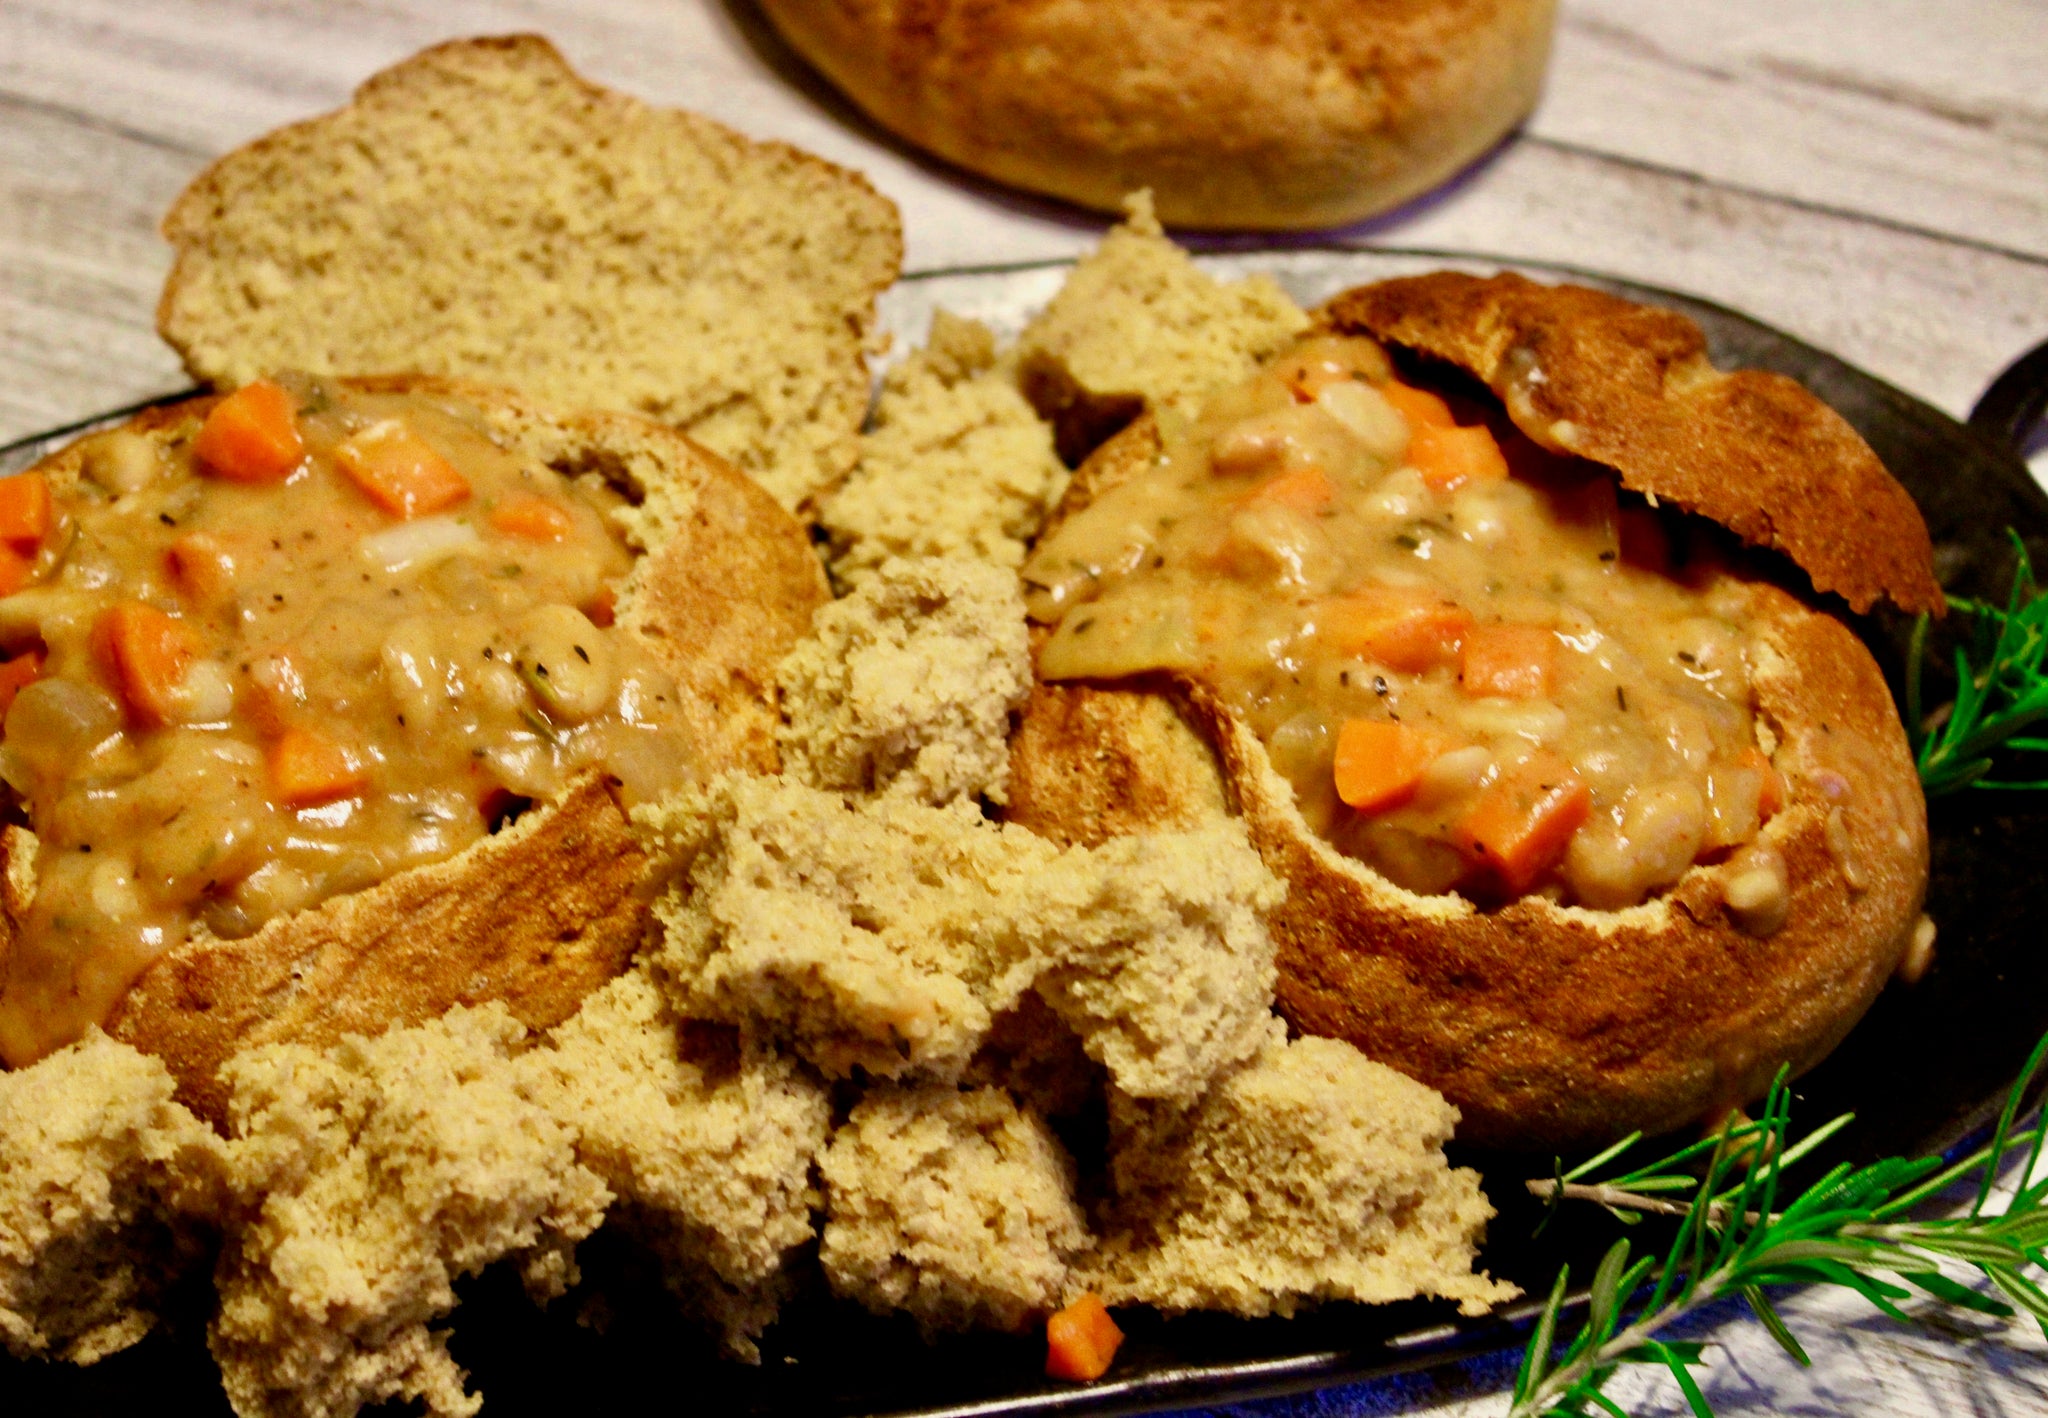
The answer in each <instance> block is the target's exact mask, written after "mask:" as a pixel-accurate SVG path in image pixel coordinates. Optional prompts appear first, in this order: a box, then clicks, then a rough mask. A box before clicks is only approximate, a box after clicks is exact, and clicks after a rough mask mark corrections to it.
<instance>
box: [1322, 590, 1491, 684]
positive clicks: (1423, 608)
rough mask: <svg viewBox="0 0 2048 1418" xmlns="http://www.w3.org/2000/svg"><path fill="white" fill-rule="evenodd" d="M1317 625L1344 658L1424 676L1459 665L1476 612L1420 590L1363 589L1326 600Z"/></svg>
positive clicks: (1435, 594)
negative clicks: (1349, 657) (1355, 658)
mask: <svg viewBox="0 0 2048 1418" xmlns="http://www.w3.org/2000/svg"><path fill="white" fill-rule="evenodd" d="M1316 625H1317V628H1318V633H1320V634H1322V635H1324V636H1326V637H1327V638H1328V639H1329V640H1330V641H1331V642H1332V643H1333V644H1334V645H1335V646H1336V648H1337V650H1338V652H1339V653H1340V654H1344V655H1349V656H1355V657H1357V658H1359V659H1365V660H1372V661H1375V662H1376V663H1379V664H1382V665H1385V666H1386V667H1387V668H1388V669H1392V670H1400V671H1401V672H1402V673H1404V674H1421V673H1422V672H1423V671H1425V670H1428V669H1432V668H1434V667H1435V666H1437V665H1448V664H1451V663H1453V662H1455V661H1456V659H1457V657H1458V646H1459V644H1460V642H1462V641H1463V639H1464V638H1465V632H1466V631H1468V630H1470V629H1471V628H1472V613H1471V612H1470V611H1468V610H1466V609H1465V608H1464V607H1463V606H1460V605H1457V604H1455V603H1454V602H1451V601H1446V600H1445V599H1444V598H1443V597H1442V596H1440V595H1438V594H1437V593H1435V592H1434V591H1427V590H1423V589H1421V588H1419V587H1407V586H1361V587H1359V588H1358V589H1357V590H1355V591H1352V592H1350V593H1348V594H1346V595H1342V596H1334V597H1332V598H1331V599H1329V600H1327V601H1324V602H1323V603H1322V604H1321V605H1320V606H1319V607H1318V608H1317V611H1316Z"/></svg>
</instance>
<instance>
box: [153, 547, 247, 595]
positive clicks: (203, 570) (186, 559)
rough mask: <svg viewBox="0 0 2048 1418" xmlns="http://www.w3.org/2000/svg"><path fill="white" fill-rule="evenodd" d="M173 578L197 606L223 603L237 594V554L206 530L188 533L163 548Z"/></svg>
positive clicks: (180, 589)
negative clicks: (235, 555)
mask: <svg viewBox="0 0 2048 1418" xmlns="http://www.w3.org/2000/svg"><path fill="white" fill-rule="evenodd" d="M164 565H165V567H166V568H167V569H168V570H169V571H170V573H171V581H172V583H173V584H175V585H176V586H177V588H178V590H179V592H180V593H181V594H182V595H183V596H184V597H185V599H186V600H187V601H189V602H191V603H192V604H193V605H195V606H199V607H201V608H204V609H209V610H210V609H213V608H214V607H217V606H224V605H226V604H227V603H228V601H229V600H230V599H232V598H233V596H234V594H235V557H234V553H233V552H232V551H231V550H230V549H229V548H228V545H227V543H226V542H224V541H222V540H221V539H220V538H219V537H216V536H213V535H211V534H210V533H207V532H187V533H186V534H185V535H184V536H182V537H180V538H178V539H177V540H176V541H174V542H172V543H171V544H170V546H169V547H167V548H165V550H164Z"/></svg>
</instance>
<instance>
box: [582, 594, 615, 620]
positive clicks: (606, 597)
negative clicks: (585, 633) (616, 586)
mask: <svg viewBox="0 0 2048 1418" xmlns="http://www.w3.org/2000/svg"><path fill="white" fill-rule="evenodd" d="M581 609H582V611H583V614H584V617H585V618H586V619H587V620H589V622H590V623H591V624H592V625H594V626H596V627H597V628H598V629H600V630H608V629H610V628H611V625H612V622H614V621H616V620H617V619H618V618H619V593H618V592H617V591H614V590H613V589H612V588H611V587H609V586H600V587H599V588H598V591H597V594H596V595H595V596H593V597H591V601H590V604H589V605H587V606H583V607H581Z"/></svg>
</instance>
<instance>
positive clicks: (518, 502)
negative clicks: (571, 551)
mask: <svg viewBox="0 0 2048 1418" xmlns="http://www.w3.org/2000/svg"><path fill="white" fill-rule="evenodd" d="M491 530H493V531H496V532H503V533H504V534H505V535H506V536H508V537H522V538H524V539H525V540H527V541H529V542H564V541H567V540H568V539H569V538H570V536H571V535H573V534H574V533H575V531H576V518H575V517H574V515H572V514H571V513H570V511H569V509H568V508H566V507H564V506H563V505H562V504H561V503H559V502H557V501H555V499H554V498H552V497H542V496H540V495H539V494H538V493H531V492H523V493H519V494H517V495H516V496H513V497H508V498H506V499H505V500H504V501H503V502H501V503H499V504H498V505H497V506H496V507H494V508H492V509H491Z"/></svg>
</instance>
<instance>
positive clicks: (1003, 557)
mask: <svg viewBox="0 0 2048 1418" xmlns="http://www.w3.org/2000/svg"><path fill="white" fill-rule="evenodd" d="M1066 485H1067V470H1066V468H1065V466H1063V465H1062V464H1061V462H1060V460H1059V456H1058V455H1057V454H1056V453H1055V452H1054V451H1053V442H1052V430H1051V428H1050V427H1048V426H1047V425H1046V424H1045V423H1043V422H1042V421H1041V420H1040V419H1039V417H1038V415H1037V414H1036V413H1035V412H1034V411H1033V410H1032V407H1031V405H1030V403H1029V402H1028V401H1026V399H1025V398H1024V394H1023V391H1022V390H1021V389H1020V388H1019V386H1018V376H1017V361H1016V359H1015V358H1014V357H1011V356H1002V357H998V355H997V353H996V345H995V336H994V335H993V334H991V333H990V331H989V329H988V327H986V326H984V325H981V324H979V323H977V322H975V321H972V320H963V319H961V318H959V317H958V316H955V315H952V314H949V313H948V312H946V311H944V310H941V311H939V312H938V313H937V314H936V315H934V316H933V319H932V327H931V333H930V335H929V337H928V338H927V341H926V344H925V347H924V348H923V349H921V350H918V351H916V352H915V353H913V354H911V355H910V356H909V357H908V358H906V359H905V360H903V362H902V363H900V364H897V365H894V366H892V367H891V368H890V370H889V371H888V373H887V374H886V375H884V376H883V379H882V387H881V391H880V393H879V395H878V396H877V398H876V400H875V410H874V415H873V417H872V419H871V421H870V426H869V428H868V430H867V431H866V432H865V433H863V434H862V435H861V440H860V464H859V466H858V467H856V468H855V469H854V472H853V475H852V476H851V477H850V478H848V479H847V482H846V485H845V486H844V487H842V488H841V489H840V490H839V491H838V492H836V493H834V494H833V495H832V496H831V497H829V498H827V499H826V500H825V501H824V502H823V503H822V504H821V505H820V506H819V508H818V523H819V525H820V526H821V527H823V528H824V529H825V532H826V533H827V535H828V537H829V538H830V555H831V559H832V576H833V579H834V580H835V581H837V582H839V583H840V584H842V585H846V586H858V585H859V584H861V582H863V581H864V580H866V579H867V578H868V577H870V576H873V575H875V574H876V572H877V570H878V569H879V568H880V567H881V565H882V563H883V562H885V561H887V560H889V559H890V558H892V557H898V556H904V557H921V556H960V557H970V558H973V559H975V560H979V561H983V562H987V563H990V564H992V565H995V566H1002V567H1012V568H1014V567H1017V566H1020V565H1022V564H1023V561H1024V553H1025V547H1026V545H1027V544H1028V543H1029V542H1030V540H1031V539H1032V538H1033V537H1034V536H1036V535H1037V533H1038V529H1039V526H1040V525H1041V524H1042V523H1043V522H1044V520H1045V516H1046V513H1047V512H1049V511H1051V510H1052V506H1053V504H1054V503H1056V502H1058V501H1059V496H1060V493H1061V492H1062V491H1063V490H1064V489H1065V488H1066Z"/></svg>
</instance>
